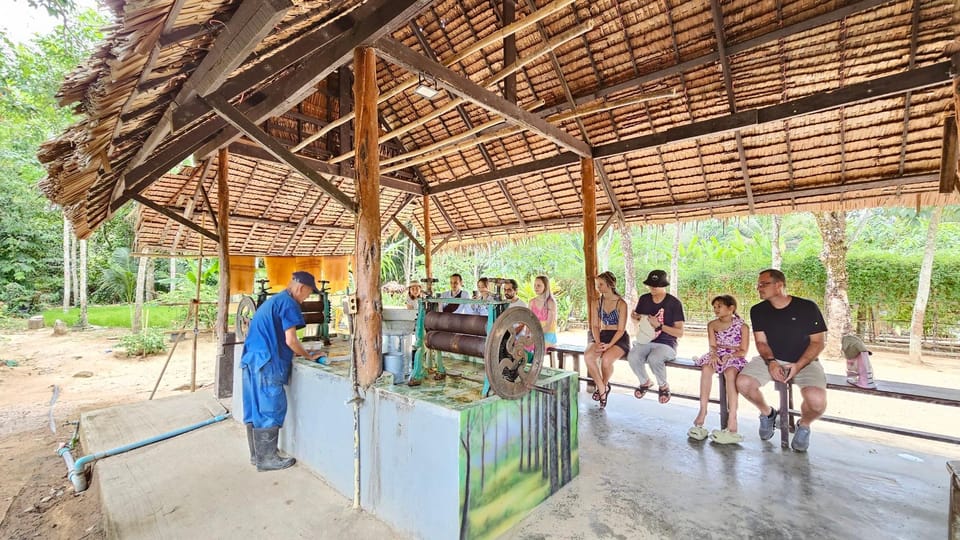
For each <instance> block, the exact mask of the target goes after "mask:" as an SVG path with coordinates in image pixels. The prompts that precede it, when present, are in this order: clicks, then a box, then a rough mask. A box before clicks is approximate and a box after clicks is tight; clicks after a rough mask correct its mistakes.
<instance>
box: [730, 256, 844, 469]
mask: <svg viewBox="0 0 960 540" xmlns="http://www.w3.org/2000/svg"><path fill="white" fill-rule="evenodd" d="M786 287H787V278H786V276H784V275H783V272H781V271H779V270H774V269H769V270H764V271H763V272H760V277H759V279H758V280H757V292H758V293H759V294H760V299H761V300H763V301H762V302H760V303H759V304H756V305H755V306H753V307H752V308H750V323H751V325H752V326H753V336H754V341H755V343H756V344H757V352H758V353H759V354H760V356H757V357H755V358H754V359H753V360H751V361H750V362H749V363H748V364H747V366H746V367H745V368H743V371H742V372H741V373H740V376H739V377H737V391H739V392H740V394H741V395H742V396H743V397H745V398H747V400H749V401H750V402H751V403H753V404H754V405H756V406H757V408H758V409H759V410H760V438H761V439H762V440H765V441H766V440H768V439H770V438H771V437H773V431H774V429H776V428H777V417H778V412H779V411H777V410H776V409H774V408H773V407H771V406H769V405H767V402H766V401H765V400H764V399H763V394H761V393H760V387H761V386H763V385H765V384H767V383H768V382H770V381H771V380H774V381H777V382H782V383H787V382H790V383H793V384H796V385H797V386H799V387H800V394H801V395H802V396H803V404H802V405H801V407H800V412H801V416H800V420H799V421H798V422H797V431H796V433H795V434H794V436H793V442H792V443H791V444H790V447H791V448H793V449H794V450H795V451H797V452H806V451H807V448H808V447H809V446H810V424H811V423H813V421H814V420H816V419H817V418H820V416H822V415H823V413H824V411H825V410H826V409H827V378H826V375H824V372H823V366H821V365H820V361H819V360H818V359H817V355H819V354H820V353H821V352H822V351H823V347H824V344H825V341H826V336H827V325H826V323H825V322H824V320H823V314H822V313H820V308H819V307H817V305H816V304H815V303H813V302H811V301H810V300H806V299H804V298H798V297H796V296H790V295H788V294H787V293H786ZM780 429H784V426H780Z"/></svg>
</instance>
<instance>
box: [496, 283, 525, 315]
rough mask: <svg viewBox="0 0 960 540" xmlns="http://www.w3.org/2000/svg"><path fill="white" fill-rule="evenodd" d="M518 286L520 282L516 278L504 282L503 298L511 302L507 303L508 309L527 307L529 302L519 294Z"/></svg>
mask: <svg viewBox="0 0 960 540" xmlns="http://www.w3.org/2000/svg"><path fill="white" fill-rule="evenodd" d="M518 288H520V284H518V283H517V280H515V279H508V280H507V282H506V283H504V284H503V288H502V291H503V299H504V300H506V301H507V302H510V303H509V304H508V305H507V309H510V308H512V307H527V303H526V302H524V301H523V300H521V299H520V298H519V297H518V296H517V289H518Z"/></svg>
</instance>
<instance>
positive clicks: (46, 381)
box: [0, 328, 960, 539]
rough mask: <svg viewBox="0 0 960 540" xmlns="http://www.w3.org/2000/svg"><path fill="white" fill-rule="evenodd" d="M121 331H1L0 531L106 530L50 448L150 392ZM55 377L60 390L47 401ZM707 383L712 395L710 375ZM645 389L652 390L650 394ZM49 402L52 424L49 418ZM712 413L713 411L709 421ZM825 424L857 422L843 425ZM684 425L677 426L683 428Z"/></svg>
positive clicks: (846, 408)
mask: <svg viewBox="0 0 960 540" xmlns="http://www.w3.org/2000/svg"><path fill="white" fill-rule="evenodd" d="M122 333H123V331H122V330H116V329H113V330H88V331H84V332H72V333H70V334H69V335H67V336H54V335H53V332H52V330H51V329H49V328H45V329H41V330H33V331H20V332H8V333H6V334H2V335H0V517H2V521H0V538H17V539H19V538H45V539H46V538H52V539H58V538H62V539H75V538H84V539H99V538H103V537H104V532H103V530H102V525H101V519H100V513H99V494H98V487H97V486H96V484H94V485H92V486H91V488H90V489H89V490H88V491H86V492H84V493H83V494H80V495H75V494H74V493H73V487H72V485H71V484H70V482H69V481H68V480H67V478H66V467H65V465H64V463H63V460H62V458H60V457H58V456H57V455H56V449H57V447H58V445H59V444H60V443H63V442H66V441H67V440H69V439H70V437H71V436H72V434H73V431H74V426H73V425H70V424H67V422H72V421H76V420H77V419H78V418H79V413H80V412H81V411H83V410H91V409H98V408H102V407H106V406H110V405H114V404H119V403H129V402H136V401H141V400H145V399H147V398H148V397H149V395H150V391H151V390H152V388H153V385H154V383H155V382H156V380H157V376H158V375H159V373H160V370H161V368H162V366H163V363H164V361H165V360H166V357H167V355H166V353H164V354H160V355H155V356H151V357H147V358H127V357H125V356H124V355H123V354H122V353H121V352H117V351H115V350H114V348H115V347H116V346H117V344H118V336H119V335H121V334H122ZM583 340H584V334H583V332H582V331H581V332H577V333H569V334H563V335H561V339H560V341H562V342H565V343H577V342H581V341H583ZM192 347H193V342H192V341H185V342H181V343H180V344H178V345H177V349H176V352H175V354H174V355H173V357H172V359H171V361H170V365H169V367H168V368H167V371H166V374H165V375H164V378H163V380H162V382H161V384H160V386H159V389H158V392H157V397H165V396H170V395H177V394H181V393H183V392H189V391H190V372H191V355H192ZM214 348H215V347H214V342H213V337H212V336H211V335H209V334H201V335H200V339H199V341H198V342H197V359H198V362H197V386H198V387H203V386H210V385H212V383H213V376H214V365H213V363H214V358H215V354H214ZM706 349H707V340H706V337H705V336H696V335H687V336H685V337H684V338H683V339H681V340H680V347H679V351H678V353H679V354H680V355H681V356H688V357H689V356H693V355H698V354H702V353H703V352H704V351H706ZM872 362H873V364H874V370H875V372H876V374H877V378H879V379H884V380H901V381H905V382H912V383H917V384H926V385H932V386H945V387H949V388H960V359H958V358H956V357H947V356H933V355H927V356H926V357H925V361H924V364H923V365H914V364H910V363H908V362H907V361H906V355H905V354H902V353H892V352H877V353H876V354H874V355H873V357H872ZM824 364H825V368H826V369H827V371H828V372H831V373H843V372H844V369H845V368H844V365H843V363H842V362H839V361H826V362H824ZM669 373H670V375H669V376H670V384H671V386H672V388H673V389H674V391H675V392H684V393H690V394H696V393H698V384H699V375H698V374H697V373H696V372H692V371H687V370H676V369H674V370H670V372H669ZM615 380H618V381H620V382H624V383H627V384H630V383H632V382H635V381H636V378H635V377H634V375H633V373H632V372H631V371H630V368H629V366H627V364H626V363H625V362H618V365H617V368H616V373H615ZM55 387H56V389H57V399H56V402H55V403H54V404H53V406H52V407H51V399H52V397H53V396H54V388H55ZM713 391H714V395H716V392H717V389H716V384H714V390H713ZM771 396H772V394H771ZM645 399H650V397H649V395H648V397H647V398H645ZM654 399H655V394H654ZM678 401H680V402H681V403H684V404H686V405H687V406H691V405H692V403H691V402H689V401H683V400H679V399H678ZM51 410H52V418H53V424H54V425H55V427H56V433H55V434H54V433H53V432H52V431H51V428H50V426H51ZM955 413H956V411H954V410H951V408H949V407H942V406H936V405H925V404H918V403H909V402H902V401H897V400H890V399H882V398H870V397H869V396H861V395H859V394H852V393H844V392H835V393H832V394H830V403H829V405H828V414H831V415H835V416H843V417H849V418H858V419H863V420H867V421H874V422H878V423H889V424H893V425H899V426H905V427H910V428H912V429H918V430H922V431H933V432H938V433H946V434H951V435H953V436H960V433H957V427H956V426H957V424H956V422H955V421H953V420H951V418H954V417H955ZM694 414H695V410H691V420H692V419H693V415H694ZM755 414H756V411H755V410H752V407H751V406H750V404H749V403H746V402H745V401H743V400H741V405H740V415H741V416H747V415H749V416H753V415H755ZM715 418H716V415H715V414H712V415H711V417H710V421H715ZM678 429H679V428H678ZM818 429H820V428H818ZM824 429H832V430H847V431H853V430H855V428H847V427H843V426H831V427H830V428H824ZM685 430H686V427H683V428H682V430H681V431H682V432H684V433H685ZM856 431H857V432H858V436H864V437H867V438H872V439H875V440H877V441H878V442H886V443H890V442H894V443H895V444H902V445H904V446H905V447H908V448H909V447H913V448H915V449H918V450H926V451H929V452H931V453H939V454H941V455H944V454H945V453H950V454H952V455H957V454H958V449H957V448H956V447H955V446H952V445H937V444H935V443H926V442H923V441H916V440H912V439H906V438H903V437H896V436H892V435H884V434H877V433H874V432H865V431H864V430H856ZM680 435H682V433H681V434H680Z"/></svg>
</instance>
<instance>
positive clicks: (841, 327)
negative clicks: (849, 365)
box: [788, 210, 851, 359]
mask: <svg viewBox="0 0 960 540" xmlns="http://www.w3.org/2000/svg"><path fill="white" fill-rule="evenodd" d="M813 216H814V217H815V218H816V220H817V225H818V227H819V229H820V236H821V237H823V251H822V252H821V253H820V260H821V261H823V266H824V267H825V268H826V271H827V286H826V295H825V305H826V319H827V329H828V332H827V344H826V349H824V356H826V357H827V358H833V359H839V358H842V355H841V354H840V340H841V339H842V338H843V336H844V335H846V334H849V333H850V331H851V323H850V302H849V300H848V299H847V236H846V235H847V213H846V212H844V211H842V210H841V211H836V212H816V213H814V214H813ZM788 282H789V279H788Z"/></svg>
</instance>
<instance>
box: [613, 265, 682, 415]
mask: <svg viewBox="0 0 960 540" xmlns="http://www.w3.org/2000/svg"><path fill="white" fill-rule="evenodd" d="M643 284H644V285H646V286H647V287H648V288H649V289H650V292H649V293H647V294H644V295H643V296H641V297H640V299H639V300H638V301H637V307H636V308H635V309H634V310H633V313H631V314H630V316H631V317H633V320H635V321H639V320H640V319H641V318H644V317H645V318H646V319H647V321H648V322H649V323H650V326H652V327H653V330H654V332H653V339H651V340H650V342H649V343H639V342H636V343H634V344H633V346H632V347H630V354H628V355H627V361H628V362H630V367H631V368H632V369H633V372H634V373H636V374H637V379H638V380H639V382H640V385H639V386H638V387H637V389H636V390H634V392H633V395H634V396H635V397H636V398H637V399H640V398H642V397H643V396H644V394H646V393H647V390H649V389H650V387H652V386H653V383H652V382H650V376H649V375H647V368H646V366H647V364H649V365H650V369H651V370H653V375H654V377H656V378H657V384H658V385H659V388H658V390H657V394H659V396H660V403H666V402H668V401H670V385H668V384H667V365H666V363H667V361H668V360H673V359H674V358H676V357H677V338H679V337H683V321H684V316H683V304H682V303H680V299H678V298H677V297H676V296H673V295H672V294H669V293H668V292H667V286H669V285H670V282H669V281H667V273H666V272H664V271H663V270H654V271H652V272H650V274H649V275H648V276H647V279H646V280H644V282H643Z"/></svg>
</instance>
